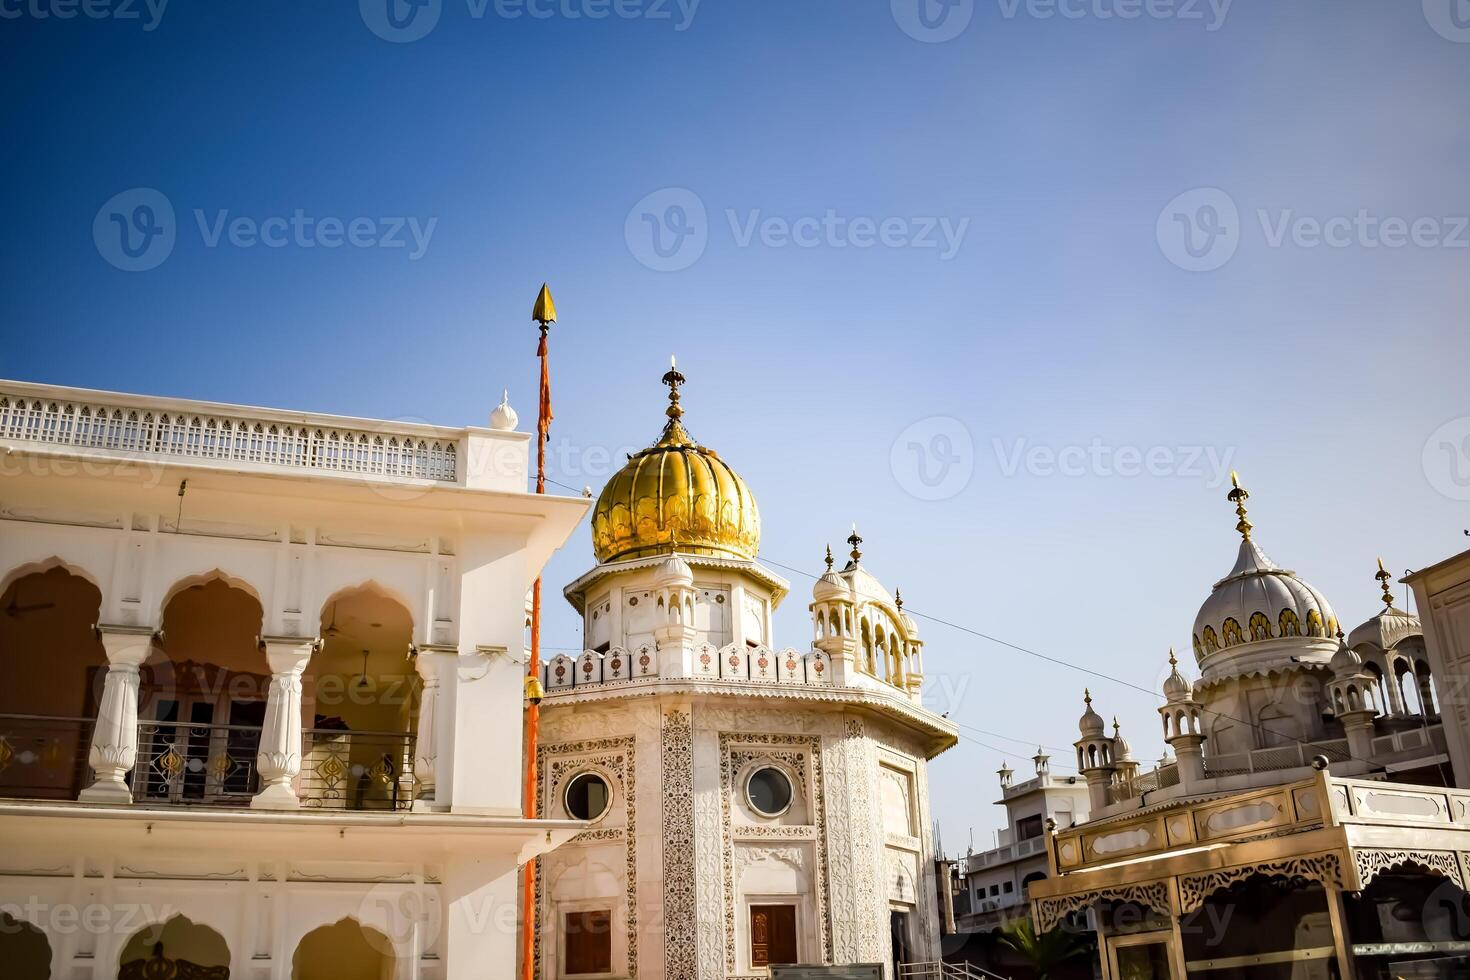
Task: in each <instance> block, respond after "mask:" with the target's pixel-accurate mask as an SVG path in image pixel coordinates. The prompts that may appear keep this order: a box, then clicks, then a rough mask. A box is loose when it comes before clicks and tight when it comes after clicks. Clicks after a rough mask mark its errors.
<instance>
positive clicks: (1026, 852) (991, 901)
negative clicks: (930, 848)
mask: <svg viewBox="0 0 1470 980" xmlns="http://www.w3.org/2000/svg"><path fill="white" fill-rule="evenodd" d="M1032 762H1033V763H1034V764H1035V768H1036V775H1035V776H1034V777H1032V778H1031V779H1028V780H1026V781H1025V782H1021V783H1017V782H1015V773H1014V772H1013V771H1012V770H1011V769H1010V768H1009V767H1008V766H1003V767H1002V768H1001V769H1000V771H999V773H998V775H999V776H1000V790H1001V798H1000V799H999V800H997V801H996V803H997V805H999V806H1003V807H1005V808H1006V827H1005V829H1004V830H1002V831H1000V835H999V836H1000V841H999V843H998V845H997V846H995V847H992V848H991V849H990V850H988V851H980V852H978V853H976V852H973V851H972V852H971V853H969V854H967V855H966V856H965V858H964V859H963V860H962V861H960V862H959V864H958V867H957V873H958V878H959V880H958V882H957V885H956V889H955V929H956V931H957V932H960V933H966V932H989V931H991V930H994V929H996V928H998V927H1000V926H1001V925H1002V924H1004V923H1005V922H1006V921H1007V920H1009V919H1011V918H1014V917H1015V916H1018V915H1026V914H1028V911H1029V909H1028V906H1027V904H1026V888H1027V886H1028V885H1030V884H1031V883H1032V882H1033V881H1037V880H1039V879H1041V878H1045V877H1046V874H1047V861H1046V846H1047V843H1048V841H1049V840H1050V838H1049V837H1048V836H1047V832H1046V830H1047V824H1048V821H1051V822H1053V823H1054V824H1055V825H1056V826H1057V827H1063V828H1065V827H1070V826H1072V824H1073V822H1074V821H1080V820H1086V819H1087V814H1088V797H1087V784H1086V783H1085V782H1083V780H1082V778H1081V777H1080V776H1058V775H1055V774H1054V773H1053V772H1052V771H1051V760H1050V756H1047V755H1045V754H1043V753H1042V752H1041V751H1040V750H1039V749H1038V750H1037V753H1036V755H1035V756H1033V757H1032Z"/></svg>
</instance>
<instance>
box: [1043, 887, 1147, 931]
mask: <svg viewBox="0 0 1470 980" xmlns="http://www.w3.org/2000/svg"><path fill="white" fill-rule="evenodd" d="M1104 900H1110V901H1114V902H1132V903H1134V904H1135V905H1145V906H1147V907H1149V908H1151V909H1153V910H1154V911H1155V912H1163V913H1165V914H1167V913H1168V911H1169V884H1168V882H1165V881H1149V882H1144V883H1143V884H1138V885H1118V886H1117V887H1114V888H1099V889H1097V890H1096V891H1089V892H1078V893H1077V894H1075V895H1061V896H1058V897H1056V898H1042V899H1037V900H1036V901H1035V902H1032V903H1031V904H1032V908H1033V909H1034V911H1035V913H1036V931H1037V932H1047V931H1049V930H1050V929H1052V928H1054V927H1055V926H1056V924H1057V923H1058V922H1061V921H1062V920H1063V919H1064V918H1066V917H1067V916H1068V915H1070V914H1071V913H1073V912H1080V911H1081V910H1082V909H1085V908H1088V907H1090V906H1092V905H1095V904H1097V903H1098V902H1101V901H1104Z"/></svg>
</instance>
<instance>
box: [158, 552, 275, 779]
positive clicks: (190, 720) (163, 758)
mask: <svg viewBox="0 0 1470 980" xmlns="http://www.w3.org/2000/svg"><path fill="white" fill-rule="evenodd" d="M262 618H263V617H262V610H261V606H260V601H259V600H258V599H256V597H255V596H254V595H252V594H251V593H250V592H248V591H246V589H245V588H243V587H240V586H237V585H232V584H231V583H230V582H229V581H228V580H227V579H226V578H225V577H224V576H223V575H219V574H213V575H209V576H204V577H201V578H199V579H191V580H186V581H185V582H181V583H179V585H178V586H176V587H175V588H174V589H173V590H172V591H171V593H170V596H169V598H168V599H167V600H166V602H165V604H164V607H163V617H162V629H161V630H160V633H159V636H158V638H157V639H156V640H155V644H154V650H153V651H152V653H151V655H150V656H149V658H148V662H147V663H146V664H144V665H143V670H142V678H141V687H140V691H139V698H138V762H137V767H136V768H135V770H134V772H133V796H134V798H135V799H138V800H148V801H157V802H167V803H208V804H214V805H246V804H248V803H249V802H250V798H251V797H252V796H254V795H255V792H256V790H257V789H258V788H259V787H258V785H257V783H258V780H257V778H256V772H255V763H256V754H257V752H258V751H259V749H260V726H261V724H262V723H263V722H264V721H265V706H266V697H267V694H268V693H269V690H270V665H269V664H268V663H267V662H266V659H265V654H264V653H263V652H261V648H260V629H261V621H262Z"/></svg>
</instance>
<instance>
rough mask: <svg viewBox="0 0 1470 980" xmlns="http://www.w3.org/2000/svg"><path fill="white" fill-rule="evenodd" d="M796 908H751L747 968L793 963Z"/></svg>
mask: <svg viewBox="0 0 1470 980" xmlns="http://www.w3.org/2000/svg"><path fill="white" fill-rule="evenodd" d="M795 962H797V957H796V906H795V905H752V906H751V907H750V965H751V966H752V967H762V966H770V965H771V964H772V963H795Z"/></svg>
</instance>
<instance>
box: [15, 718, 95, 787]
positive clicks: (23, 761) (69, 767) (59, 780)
mask: <svg viewBox="0 0 1470 980" xmlns="http://www.w3.org/2000/svg"><path fill="white" fill-rule="evenodd" d="M92 726H93V721H92V719H91V718H60V717H51V716H47V715H0V797H9V798H25V799H37V800H74V799H76V796H77V792H78V790H80V789H81V788H82V786H84V785H86V781H87V779H88V778H89V777H90V774H91V770H90V769H88V767H87V750H88V748H89V747H90V745H91V741H92Z"/></svg>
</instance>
